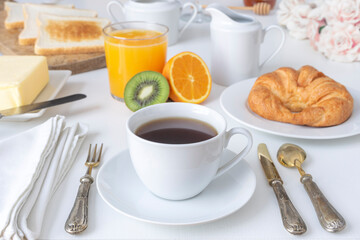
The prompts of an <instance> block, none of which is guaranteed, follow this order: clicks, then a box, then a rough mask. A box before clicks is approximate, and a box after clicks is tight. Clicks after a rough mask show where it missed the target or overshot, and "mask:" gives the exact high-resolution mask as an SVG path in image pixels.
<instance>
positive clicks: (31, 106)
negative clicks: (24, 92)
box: [0, 94, 86, 119]
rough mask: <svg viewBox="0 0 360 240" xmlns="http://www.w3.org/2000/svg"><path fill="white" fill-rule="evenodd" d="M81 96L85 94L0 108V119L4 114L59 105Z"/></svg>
mask: <svg viewBox="0 0 360 240" xmlns="http://www.w3.org/2000/svg"><path fill="white" fill-rule="evenodd" d="M83 98H86V95H85V94H73V95H69V96H66V97H62V98H56V99H53V100H49V101H44V102H38V103H32V104H29V105H23V106H20V107H15V108H9V109H5V110H1V111H0V119H1V118H3V117H6V116H11V115H17V114H23V113H28V112H31V111H35V110H39V109H42V108H48V107H52V106H56V105H60V104H64V103H68V102H73V101H76V100H80V99H83Z"/></svg>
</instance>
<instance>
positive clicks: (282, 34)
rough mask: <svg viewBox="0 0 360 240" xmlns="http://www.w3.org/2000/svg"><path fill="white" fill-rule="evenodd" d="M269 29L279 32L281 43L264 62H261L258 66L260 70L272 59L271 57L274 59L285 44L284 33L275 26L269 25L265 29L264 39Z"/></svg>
mask: <svg viewBox="0 0 360 240" xmlns="http://www.w3.org/2000/svg"><path fill="white" fill-rule="evenodd" d="M271 29H276V30H279V31H280V33H281V42H280V44H279V46H278V48H277V49H276V50H275V51H274V52H273V53H272V54H271V55H270V56H269V57H268V58H267V59H265V61H264V62H262V63H261V64H260V69H261V68H262V67H263V66H264V64H265V63H267V62H269V61H270V60H271V59H273V57H275V55H276V54H278V53H279V51H280V49H281V48H282V47H283V46H284V43H285V32H284V30H283V29H282V28H281V27H279V26H276V25H270V26H268V27H267V28H265V30H264V32H265V34H264V37H265V35H266V33H268V32H269V31H270V30H271Z"/></svg>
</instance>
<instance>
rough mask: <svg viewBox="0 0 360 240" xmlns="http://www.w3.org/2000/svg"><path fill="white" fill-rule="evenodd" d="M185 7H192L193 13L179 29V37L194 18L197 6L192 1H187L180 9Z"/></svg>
mask: <svg viewBox="0 0 360 240" xmlns="http://www.w3.org/2000/svg"><path fill="white" fill-rule="evenodd" d="M187 7H192V9H193V14H192V15H191V18H190V19H189V21H187V23H185V25H184V26H183V27H182V28H181V29H180V31H179V37H181V35H182V34H183V33H184V31H185V30H186V29H187V28H188V27H189V25H190V24H191V23H192V22H193V21H194V20H195V17H196V14H197V7H196V5H195V4H194V3H192V2H187V3H185V4H184V5H182V9H185V8H187Z"/></svg>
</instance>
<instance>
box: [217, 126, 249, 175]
mask: <svg viewBox="0 0 360 240" xmlns="http://www.w3.org/2000/svg"><path fill="white" fill-rule="evenodd" d="M235 134H241V135H244V136H245V137H246V138H247V140H248V143H247V145H246V147H245V148H244V149H243V150H242V151H241V152H240V153H239V154H237V155H236V156H235V157H234V158H233V159H231V160H230V161H229V162H228V163H226V164H225V165H223V166H221V167H220V168H219V169H218V171H217V173H216V175H215V177H214V179H215V178H218V177H220V176H221V175H223V174H224V173H225V172H227V171H228V170H230V169H231V168H232V167H234V166H235V165H236V164H238V163H239V162H240V160H241V159H242V158H243V157H245V156H246V155H247V154H248V153H249V152H250V149H251V147H252V144H253V140H252V136H251V133H250V132H249V131H248V130H246V129H244V128H239V127H236V128H232V129H230V130H229V131H227V132H226V134H225V147H227V145H228V143H229V141H230V138H231V137H232V136H234V135H235Z"/></svg>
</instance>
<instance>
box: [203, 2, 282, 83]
mask: <svg viewBox="0 0 360 240" xmlns="http://www.w3.org/2000/svg"><path fill="white" fill-rule="evenodd" d="M205 10H206V12H208V13H209V14H211V17H212V20H211V23H210V32H211V76H212V78H213V80H214V82H216V83H217V84H220V85H223V86H229V85H231V84H234V83H236V82H238V81H240V80H244V79H248V78H251V77H256V76H258V75H259V73H260V70H261V68H262V66H263V65H264V64H265V63H267V62H268V61H270V60H271V59H272V58H273V57H274V56H275V55H276V54H277V53H278V52H279V51H280V49H281V48H282V47H283V45H284V42H285V32H284V31H283V30H282V29H281V28H280V27H279V26H276V25H270V26H268V27H266V28H265V29H263V27H262V25H261V23H260V22H259V21H257V20H256V19H255V18H253V17H251V16H248V15H242V14H238V13H236V12H234V11H232V10H230V9H229V8H227V7H225V6H223V5H220V4H217V3H213V4H210V5H209V6H208V7H207V8H206V9H205ZM271 29H277V30H279V31H280V33H281V36H282V38H281V42H280V44H279V46H278V48H277V49H276V50H275V51H274V52H273V53H272V54H271V55H270V56H269V57H268V58H267V59H266V60H265V61H263V62H262V63H260V61H259V58H260V45H261V43H262V42H263V40H264V36H265V34H266V33H267V32H268V31H270V30H271Z"/></svg>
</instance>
